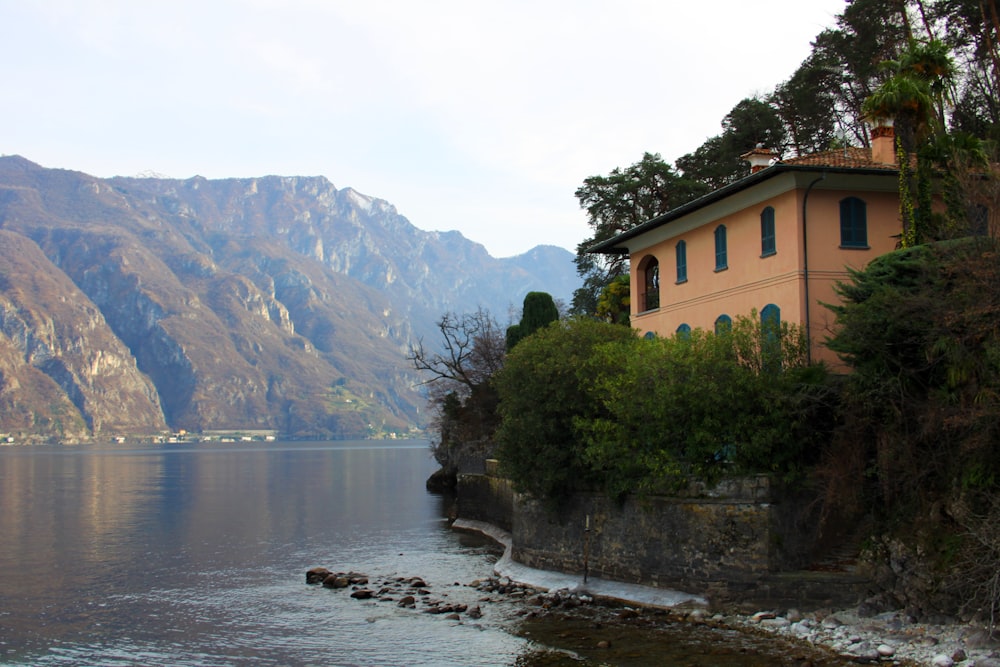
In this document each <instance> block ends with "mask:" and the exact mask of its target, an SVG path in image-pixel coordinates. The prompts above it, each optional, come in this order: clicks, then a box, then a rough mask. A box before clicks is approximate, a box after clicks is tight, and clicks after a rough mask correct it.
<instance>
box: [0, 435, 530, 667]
mask: <svg viewBox="0 0 1000 667" xmlns="http://www.w3.org/2000/svg"><path fill="white" fill-rule="evenodd" d="M433 470H434V464H433V461H432V460H431V458H430V456H429V451H428V448H427V443H426V442H422V441H420V442H412V443H408V444H403V445H397V446H384V445H380V444H378V443H372V442H338V443H317V444H306V445H303V444H301V443H268V444H264V443H261V444H259V445H255V444H253V443H239V444H231V445H160V446H150V447H148V448H141V449H127V448H123V447H121V446H118V447H113V446H105V447H103V448H102V447H97V446H95V447H76V446H74V447H65V446H63V447H31V448H28V447H10V448H2V450H0V662H2V663H4V664H30V665H87V664H100V665H233V664H250V663H252V664H254V665H446V664H455V665H458V664H483V665H509V664H512V663H513V662H514V661H515V659H516V656H517V655H518V654H519V653H521V652H522V651H523V650H524V647H525V645H526V642H525V641H524V640H522V639H518V638H516V637H514V636H512V635H511V634H509V633H507V632H505V631H504V630H503V629H502V628H501V627H499V625H498V624H502V622H503V621H504V619H502V618H493V619H491V618H484V619H482V621H480V622H478V623H477V624H475V625H472V624H459V623H454V622H448V621H445V620H444V619H443V618H441V617H436V616H431V615H427V614H420V613H416V612H413V611H411V610H403V609H397V608H395V607H394V606H393V605H385V604H381V605H376V604H374V603H365V602H361V601H358V600H352V599H350V598H349V597H347V596H346V595H338V593H337V592H335V591H330V590H326V589H322V588H319V587H312V586H306V585H305V583H304V582H305V571H306V569H308V568H309V567H312V566H316V565H322V566H325V567H329V568H330V569H333V570H356V571H361V572H365V573H369V574H371V575H372V576H379V577H384V576H391V575H393V574H398V575H400V576H421V577H423V578H425V579H426V580H427V582H428V584H429V585H430V586H431V587H432V589H434V590H435V592H438V591H446V592H447V593H448V594H449V595H451V596H452V597H453V598H456V599H457V598H458V597H461V596H463V595H465V596H469V595H472V596H473V597H472V599H471V600H470V601H473V602H474V600H475V591H474V590H473V589H471V588H468V587H454V585H453V584H454V583H455V582H462V583H468V582H470V581H472V580H473V579H476V578H482V577H486V576H488V575H489V574H490V573H491V571H492V564H493V562H494V561H495V560H496V552H495V548H494V547H493V546H492V545H485V544H484V543H483V542H482V541H475V540H471V539H470V538H468V537H463V536H461V535H459V534H457V533H455V532H453V531H451V530H450V529H449V528H448V527H447V525H446V523H445V521H444V520H443V518H442V515H443V512H442V507H441V505H440V502H441V501H440V500H439V499H438V498H437V497H435V496H432V495H429V494H428V493H427V492H426V490H425V488H424V482H425V480H426V479H427V477H428V475H430V473H431V472H432V471H433ZM448 587H451V588H448ZM470 656H472V657H471V658H470Z"/></svg>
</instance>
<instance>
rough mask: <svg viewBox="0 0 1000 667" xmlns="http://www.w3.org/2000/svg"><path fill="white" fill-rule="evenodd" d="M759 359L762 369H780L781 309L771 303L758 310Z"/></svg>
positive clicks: (771, 370)
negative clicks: (759, 333) (759, 332)
mask: <svg viewBox="0 0 1000 667" xmlns="http://www.w3.org/2000/svg"><path fill="white" fill-rule="evenodd" d="M760 331H761V334H762V336H761V339H762V340H761V356H762V359H761V361H762V362H763V364H764V370H766V371H770V372H773V371H777V370H780V369H781V309H780V308H778V307H777V306H776V305H774V304H773V303H769V304H767V305H766V306H764V308H763V309H761V311H760Z"/></svg>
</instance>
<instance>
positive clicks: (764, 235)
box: [760, 206, 778, 257]
mask: <svg viewBox="0 0 1000 667" xmlns="http://www.w3.org/2000/svg"><path fill="white" fill-rule="evenodd" d="M777 253H778V239H777V237H776V235H775V230H774V207H773V206H767V207H765V208H764V210H763V211H761V212H760V256H761V257H770V256H771V255H776V254H777Z"/></svg>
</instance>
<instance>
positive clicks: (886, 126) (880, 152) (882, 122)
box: [872, 118, 896, 165]
mask: <svg viewBox="0 0 1000 667" xmlns="http://www.w3.org/2000/svg"><path fill="white" fill-rule="evenodd" d="M872 161H873V162H880V163H882V164H891V165H895V164H896V131H895V130H894V129H893V127H892V119H891V118H884V119H879V120H878V121H876V123H874V124H873V125H872Z"/></svg>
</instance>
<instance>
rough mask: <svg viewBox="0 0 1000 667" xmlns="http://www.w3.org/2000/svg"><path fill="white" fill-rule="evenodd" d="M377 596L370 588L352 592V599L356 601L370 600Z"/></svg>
mask: <svg viewBox="0 0 1000 667" xmlns="http://www.w3.org/2000/svg"><path fill="white" fill-rule="evenodd" d="M374 595H375V592H374V591H372V590H371V589H369V588H359V589H358V590H356V591H352V592H351V597H352V598H354V599H356V600H368V599H370V598H371V597H372V596H374Z"/></svg>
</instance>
